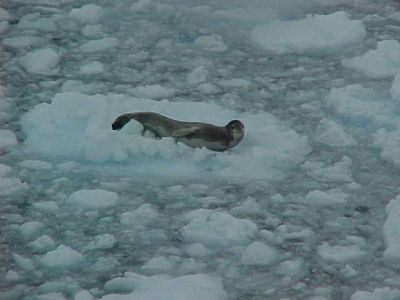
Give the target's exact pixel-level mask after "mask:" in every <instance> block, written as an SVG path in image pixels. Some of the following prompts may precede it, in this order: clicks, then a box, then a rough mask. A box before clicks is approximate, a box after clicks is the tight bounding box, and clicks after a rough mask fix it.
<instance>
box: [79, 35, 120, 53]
mask: <svg viewBox="0 0 400 300" xmlns="http://www.w3.org/2000/svg"><path fill="white" fill-rule="evenodd" d="M117 45H118V39H117V38H115V37H106V38H103V39H99V40H91V41H88V42H86V43H84V44H83V45H82V46H81V47H80V49H81V50H82V52H85V53H95V52H102V51H106V50H110V49H112V48H115V47H116V46H117Z"/></svg>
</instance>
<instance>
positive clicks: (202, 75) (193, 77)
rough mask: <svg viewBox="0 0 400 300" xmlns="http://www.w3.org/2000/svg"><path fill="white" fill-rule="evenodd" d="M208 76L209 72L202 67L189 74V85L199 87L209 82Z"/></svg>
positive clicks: (187, 78) (187, 79)
mask: <svg viewBox="0 0 400 300" xmlns="http://www.w3.org/2000/svg"><path fill="white" fill-rule="evenodd" d="M207 76H208V70H207V69H206V68H205V67H204V66H200V67H197V68H195V69H194V70H193V71H192V72H190V73H189V74H188V76H187V77H186V81H187V82H188V84H189V85H192V86H193V85H198V84H200V83H203V82H205V81H206V80H207Z"/></svg>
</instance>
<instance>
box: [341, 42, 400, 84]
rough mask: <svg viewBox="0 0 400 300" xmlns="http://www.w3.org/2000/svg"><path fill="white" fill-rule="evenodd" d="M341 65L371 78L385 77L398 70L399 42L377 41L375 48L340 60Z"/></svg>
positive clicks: (399, 60) (399, 57)
mask: <svg viewBox="0 0 400 300" xmlns="http://www.w3.org/2000/svg"><path fill="white" fill-rule="evenodd" d="M342 63H343V65H344V66H345V67H348V68H352V69H354V70H356V71H357V72H360V73H362V74H364V75H365V76H368V77H371V78H387V77H392V76H394V75H396V74H397V73H398V72H399V71H400V43H399V42H398V41H395V40H384V41H380V42H378V45H377V48H376V50H370V51H368V52H366V53H365V54H363V55H361V56H357V57H353V58H349V59H344V60H343V61H342Z"/></svg>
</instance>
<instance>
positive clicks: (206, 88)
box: [197, 82, 220, 95]
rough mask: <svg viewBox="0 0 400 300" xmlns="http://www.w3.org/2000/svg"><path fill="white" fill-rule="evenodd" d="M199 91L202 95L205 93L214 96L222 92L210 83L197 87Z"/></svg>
mask: <svg viewBox="0 0 400 300" xmlns="http://www.w3.org/2000/svg"><path fill="white" fill-rule="evenodd" d="M197 89H198V91H199V92H200V93H203V94H205V95H214V94H218V93H219V92H220V89H219V88H217V87H216V86H215V85H214V84H211V83H208V82H205V83H201V84H199V85H198V86H197Z"/></svg>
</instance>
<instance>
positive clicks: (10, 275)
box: [4, 270, 21, 282]
mask: <svg viewBox="0 0 400 300" xmlns="http://www.w3.org/2000/svg"><path fill="white" fill-rule="evenodd" d="M20 279H21V277H20V276H19V274H18V273H17V272H15V271H13V270H10V271H7V273H6V275H5V276H4V280H6V281H10V282H16V281H19V280H20Z"/></svg>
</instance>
